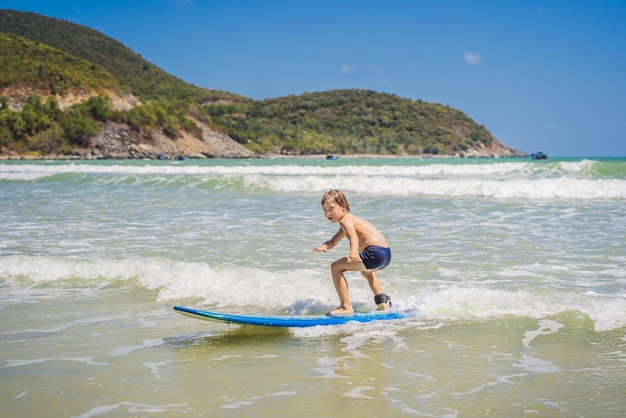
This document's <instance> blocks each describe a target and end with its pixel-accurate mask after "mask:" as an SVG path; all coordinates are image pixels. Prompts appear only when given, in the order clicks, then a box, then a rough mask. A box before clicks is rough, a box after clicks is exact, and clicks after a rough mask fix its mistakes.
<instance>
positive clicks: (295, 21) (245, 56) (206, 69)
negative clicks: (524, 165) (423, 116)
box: [0, 0, 626, 157]
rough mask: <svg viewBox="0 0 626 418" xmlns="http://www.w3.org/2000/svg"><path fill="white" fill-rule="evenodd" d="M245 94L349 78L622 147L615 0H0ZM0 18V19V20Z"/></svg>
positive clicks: (541, 144) (535, 143) (586, 149)
mask: <svg viewBox="0 0 626 418" xmlns="http://www.w3.org/2000/svg"><path fill="white" fill-rule="evenodd" d="M0 8H5V9H15V10H22V11H32V12H36V13H40V14H43V15H46V16H50V17H55V18H61V19H64V20H68V21H71V22H74V23H78V24H81V25H84V26H88V27H91V28H93V29H96V30H99V31H101V32H103V33H104V34H106V35H108V36H110V37H112V38H114V39H116V40H118V41H120V42H122V43H123V44H125V45H126V46H128V47H130V48H131V49H133V50H134V51H135V52H137V53H139V54H140V55H141V56H143V57H144V58H145V59H147V60H149V61H151V62H153V63H154V64H156V65H157V66H159V67H161V68H162V69H163V70H165V71H167V72H169V73H170V74H173V75H175V76H177V77H179V78H181V79H183V80H185V81H187V82H190V83H193V84H195V85H197V86H201V87H206V88H210V89H219V90H225V91H229V92H231V93H236V94H240V95H243V96H246V97H250V98H253V99H265V98H270V97H282V96H286V95H289V94H295V95H299V94H302V93H305V92H313V91H326V90H332V89H347V88H359V89H368V90H375V91H380V92H387V93H393V94H396V95H398V96H400V97H403V98H407V99H413V100H418V99H421V100H425V101H429V102H434V103H441V104H444V105H449V106H451V107H454V108H457V109H460V110H462V111H463V112H465V113H466V114H467V115H468V116H469V117H471V118H472V119H474V120H475V121H476V122H478V123H479V124H482V125H484V126H485V127H486V128H487V129H489V130H490V131H491V132H492V133H493V134H494V136H495V137H496V138H498V139H499V140H500V141H501V142H502V143H503V144H505V145H510V146H513V147H515V148H517V149H519V150H522V151H525V152H528V153H530V152H535V151H539V150H542V151H544V152H546V153H547V154H548V155H552V156H572V157H581V156H590V157H598V156H626V106H625V101H626V1H622V0H613V1H608V0H588V1H581V0H545V1H533V0H528V1H516V0H438V1H437V0H430V1H425V0H343V1H342V0H317V1H315V0H310V1H305V0H290V1H287V0H265V1H262V0H257V1H253V0H219V1H218V0H134V1H122V0H107V1H96V0H93V1H92V0H89V1H86V0H80V1H79V0H54V1H52V0H0ZM1 30H2V29H1V28H0V31H1Z"/></svg>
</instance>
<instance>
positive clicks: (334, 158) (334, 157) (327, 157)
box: [326, 155, 337, 160]
mask: <svg viewBox="0 0 626 418" xmlns="http://www.w3.org/2000/svg"><path fill="white" fill-rule="evenodd" d="M326 159H327V160H336V159H337V156H336V155H327V156H326Z"/></svg>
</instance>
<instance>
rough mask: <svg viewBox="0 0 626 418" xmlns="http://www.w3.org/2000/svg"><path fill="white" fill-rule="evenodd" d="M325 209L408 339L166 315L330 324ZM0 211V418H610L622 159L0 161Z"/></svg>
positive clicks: (625, 301)
mask: <svg viewBox="0 0 626 418" xmlns="http://www.w3.org/2000/svg"><path fill="white" fill-rule="evenodd" d="M331 188H339V189H341V190H343V191H344V192H345V193H346V195H347V197H348V199H349V200H350V203H351V206H352V212H353V213H354V214H356V215H359V216H362V217H364V218H366V219H368V220H369V221H370V222H372V223H373V224H375V225H376V226H377V227H378V228H379V229H380V230H381V231H382V232H383V234H384V235H385V237H386V238H387V241H389V243H390V245H391V248H392V253H393V261H392V263H391V265H390V266H389V267H388V268H386V269H385V270H383V271H381V272H380V273H379V274H378V276H379V278H380V281H381V283H382V285H383V288H384V291H385V293H387V294H389V295H390V296H391V297H392V300H393V307H394V309H401V310H412V311H415V312H416V315H415V316H414V317H411V318H406V319H402V320H398V321H381V322H372V323H366V324H356V323H349V324H346V325H340V326H329V327H312V328H301V329H292V328H289V329H273V328H264V327H240V326H235V325H227V324H219V323H214V322H205V321H200V320H196V319H192V318H188V317H185V316H182V315H179V314H177V313H176V312H175V311H174V310H173V309H172V307H173V306H174V305H182V306H189V307H195V308H201V309H207V310H217V311H223V312H231V313H248V314H255V313H256V314H261V313H267V314H299V315H308V314H320V313H324V312H327V311H329V310H331V309H334V308H335V307H337V305H338V299H337V295H336V293H335V290H334V287H333V284H332V280H331V278H330V270H329V265H330V263H331V262H332V261H333V260H335V259H337V258H340V257H343V256H345V255H347V252H348V243H347V241H346V240H344V241H343V242H342V243H340V244H339V245H338V246H337V247H336V248H335V249H333V250H332V251H329V252H328V253H322V254H319V253H315V252H313V251H312V248H313V247H314V246H316V245H319V244H321V243H322V242H324V241H326V240H327V239H329V238H330V237H332V236H333V234H334V233H335V232H336V230H337V225H336V224H331V223H330V222H328V221H327V220H326V219H325V217H324V215H323V213H322V209H321V205H320V199H321V196H322V194H323V193H324V192H325V191H327V190H328V189H331ZM0 202H1V203H0V313H1V315H2V319H1V320H0V414H1V415H2V416H3V417H37V416H46V417H81V418H83V417H120V416H132V417H200V416H207V417H208V416H211V417H214V416H215V417H292V416H299V417H343V416H346V415H351V416H359V417H360V416H362V417H381V416H388V417H389V416H393V417H396V416H397V417H405V416H406V417H478V416H495V417H557V416H558V417H564V416H566V417H623V416H626V159H624V158H613V159H611V158H586V159H584V158H563V159H559V158H551V159H548V160H545V161H532V160H530V159H521V158H518V159H476V160H471V159H467V160H463V159H417V158H415V159H413V158H396V159H393V158H361V159H359V158H339V159H337V160H332V161H327V160H323V159H262V160H219V159H217V160H186V161H130V160H129V161H127V160H124V161H121V160H120V161H110V160H104V161H74V162H71V161H2V162H0ZM348 281H349V285H350V294H351V298H352V302H353V305H354V307H355V309H356V310H359V311H368V310H372V309H374V308H375V305H374V300H373V295H372V294H371V291H370V290H369V287H368V286H367V282H366V281H365V280H364V279H363V278H362V277H361V276H360V275H359V274H348Z"/></svg>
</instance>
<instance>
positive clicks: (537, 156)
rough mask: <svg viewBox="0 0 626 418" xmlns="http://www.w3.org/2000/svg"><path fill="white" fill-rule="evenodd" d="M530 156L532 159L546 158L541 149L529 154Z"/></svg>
mask: <svg viewBox="0 0 626 418" xmlns="http://www.w3.org/2000/svg"><path fill="white" fill-rule="evenodd" d="M530 158H532V159H533V160H547V159H548V156H547V155H546V154H545V153H544V152H543V151H539V152H537V153H532V154H530Z"/></svg>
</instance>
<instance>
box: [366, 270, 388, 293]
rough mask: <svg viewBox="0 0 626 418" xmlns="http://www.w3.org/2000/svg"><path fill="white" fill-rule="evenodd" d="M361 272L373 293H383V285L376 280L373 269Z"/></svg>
mask: <svg viewBox="0 0 626 418" xmlns="http://www.w3.org/2000/svg"><path fill="white" fill-rule="evenodd" d="M361 274H362V275H363V277H365V279H366V280H367V283H369V285H370V289H372V292H374V295H378V294H379V293H383V287H382V286H381V284H380V282H379V281H378V277H376V275H375V274H374V271H368V270H366V271H362V272H361Z"/></svg>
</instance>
